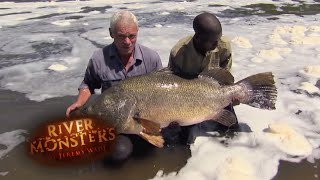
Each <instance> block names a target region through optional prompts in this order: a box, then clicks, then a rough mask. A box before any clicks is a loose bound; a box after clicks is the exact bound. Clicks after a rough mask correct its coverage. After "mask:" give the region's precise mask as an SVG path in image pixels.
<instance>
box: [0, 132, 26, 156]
mask: <svg viewBox="0 0 320 180" xmlns="http://www.w3.org/2000/svg"><path fill="white" fill-rule="evenodd" d="M24 133H27V131H26V130H22V129H18V130H14V131H10V132H5V133H2V134H0V144H1V145H4V146H6V147H7V148H6V149H1V150H0V159H3V158H4V156H5V155H7V154H8V153H9V152H10V151H11V150H12V149H13V148H15V147H16V146H18V145H19V144H20V143H22V142H24V141H25V136H24V135H23V134H24Z"/></svg>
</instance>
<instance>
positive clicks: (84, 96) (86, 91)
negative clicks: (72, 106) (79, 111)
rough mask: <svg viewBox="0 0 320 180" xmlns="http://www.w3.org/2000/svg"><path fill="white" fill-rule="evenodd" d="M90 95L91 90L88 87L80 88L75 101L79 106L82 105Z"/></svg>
mask: <svg viewBox="0 0 320 180" xmlns="http://www.w3.org/2000/svg"><path fill="white" fill-rule="evenodd" d="M90 96H91V92H90V90H89V89H80V90H79V95H78V98H77V101H76V103H78V104H79V105H80V106H83V105H84V104H85V103H86V102H87V101H88V99H89V97H90Z"/></svg>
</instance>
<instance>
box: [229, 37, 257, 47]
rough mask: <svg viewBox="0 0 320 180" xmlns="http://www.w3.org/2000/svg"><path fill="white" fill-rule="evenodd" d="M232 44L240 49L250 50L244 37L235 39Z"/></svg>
mask: <svg viewBox="0 0 320 180" xmlns="http://www.w3.org/2000/svg"><path fill="white" fill-rule="evenodd" d="M232 42H233V43H234V44H236V45H237V46H239V47H242V48H252V44H251V42H250V40H249V39H247V38H245V37H235V38H234V39H232Z"/></svg>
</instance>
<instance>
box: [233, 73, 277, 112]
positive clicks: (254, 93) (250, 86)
mask: <svg viewBox="0 0 320 180" xmlns="http://www.w3.org/2000/svg"><path fill="white" fill-rule="evenodd" d="M237 84H238V85H240V86H242V87H243V88H244V89H245V91H242V92H245V93H242V94H241V95H239V97H238V98H239V99H238V100H239V101H240V102H241V103H244V104H248V105H250V106H253V107H256V108H260V109H276V107H275V102H276V99H277V88H276V86H275V82H274V77H273V75H272V73H271V72H265V73H259V74H255V75H252V76H249V77H247V78H245V79H243V80H241V81H239V82H238V83H237Z"/></svg>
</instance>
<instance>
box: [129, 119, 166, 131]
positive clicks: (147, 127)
mask: <svg viewBox="0 0 320 180" xmlns="http://www.w3.org/2000/svg"><path fill="white" fill-rule="evenodd" d="M133 119H134V120H136V121H137V122H138V123H140V124H141V126H142V127H143V131H144V132H145V133H148V134H160V131H161V129H160V124H159V123H155V122H152V121H150V120H147V119H143V118H140V117H138V116H135V117H133Z"/></svg>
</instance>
